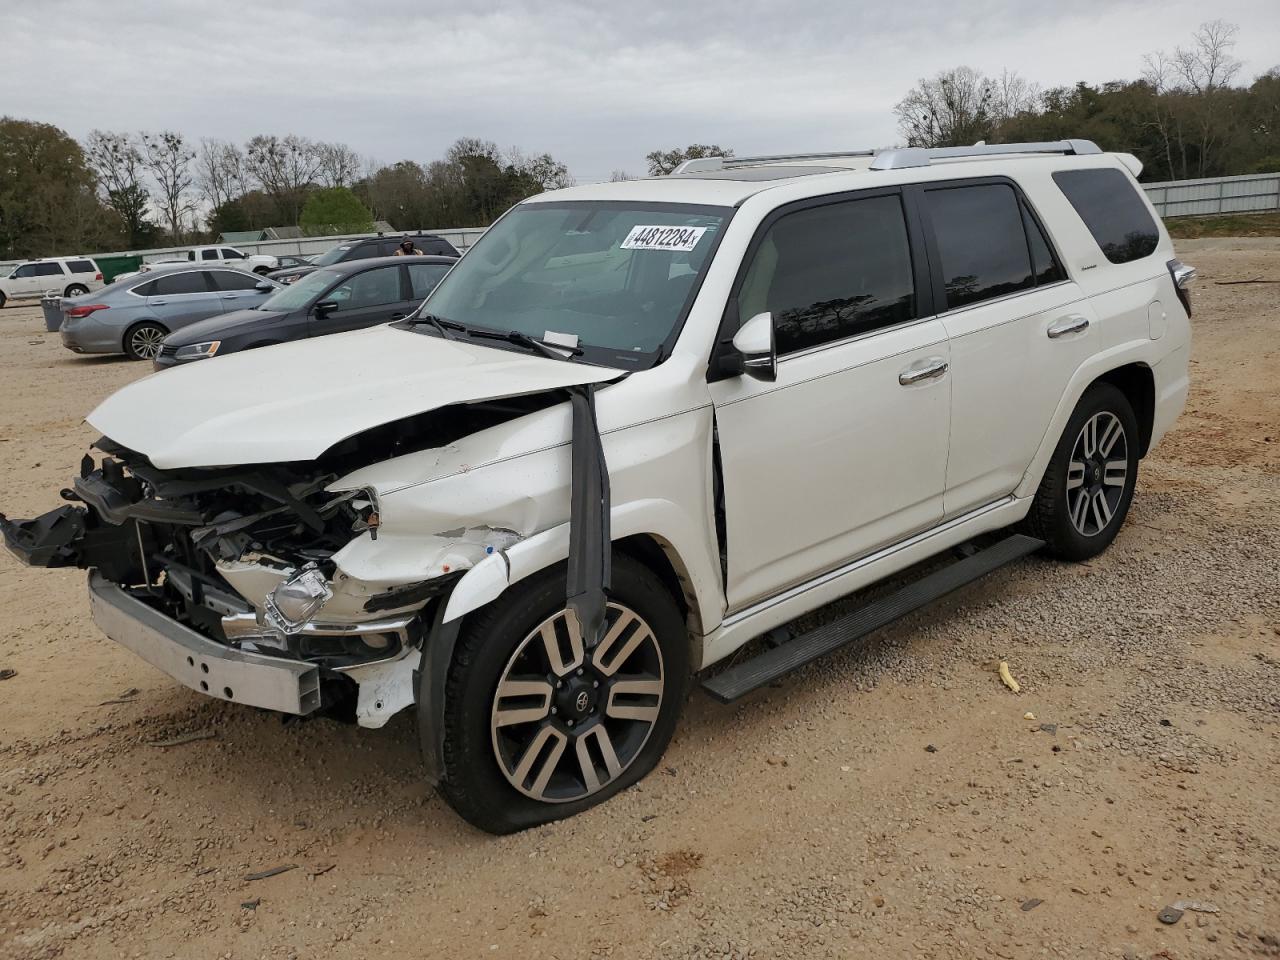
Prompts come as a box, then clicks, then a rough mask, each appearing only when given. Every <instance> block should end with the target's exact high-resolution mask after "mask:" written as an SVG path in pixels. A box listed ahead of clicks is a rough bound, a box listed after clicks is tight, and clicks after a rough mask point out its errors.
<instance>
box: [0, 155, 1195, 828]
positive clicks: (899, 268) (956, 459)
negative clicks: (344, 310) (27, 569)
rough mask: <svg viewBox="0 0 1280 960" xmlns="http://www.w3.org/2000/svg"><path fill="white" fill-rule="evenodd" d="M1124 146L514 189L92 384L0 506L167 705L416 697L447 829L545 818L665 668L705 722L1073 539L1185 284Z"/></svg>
mask: <svg viewBox="0 0 1280 960" xmlns="http://www.w3.org/2000/svg"><path fill="white" fill-rule="evenodd" d="M1138 166H1139V165H1138V162H1137V161H1136V160H1135V159H1134V158H1133V157H1130V156H1127V155H1110V154H1103V153H1101V152H1100V151H1099V150H1098V149H1097V147H1095V146H1094V145H1093V144H1092V143H1088V142H1085V141H1065V142H1061V143H1044V144H1019V145H1002V146H979V147H966V148H954V149H942V150H924V149H899V150H889V151H882V152H880V153H878V154H866V155H856V154H855V155H848V154H846V155H823V156H798V157H788V158H777V157H770V158H757V159H735V160H718V159H716V160H699V161H694V162H692V163H690V164H688V165H686V167H685V168H684V169H683V170H680V171H677V173H676V174H674V175H672V176H669V177H663V178H658V179H651V180H642V181H632V182H625V183H611V184H599V185H591V186H582V187H574V188H571V189H568V190H561V191H557V192H554V193H547V194H543V195H540V196H537V197H534V198H531V199H529V200H527V201H525V202H523V203H521V204H519V205H518V206H516V207H514V208H513V209H512V210H510V211H509V212H508V213H507V214H506V215H505V216H503V217H502V218H501V219H500V220H499V221H498V222H497V223H496V224H494V226H493V227H492V228H491V229H490V230H489V231H488V232H487V233H486V234H485V235H484V237H483V239H481V240H480V241H479V243H478V244H477V245H476V246H475V248H474V249H473V250H472V251H471V252H470V253H468V254H467V256H466V257H464V258H462V260H460V261H459V262H458V264H457V266H455V267H454V268H453V270H452V271H451V272H450V273H449V274H448V275H447V276H446V277H445V279H444V280H443V281H442V282H441V283H440V285H439V286H438V287H437V288H436V289H435V291H434V292H433V293H432V294H431V295H430V297H429V299H428V300H427V302H426V303H425V304H424V305H423V306H422V307H421V308H420V309H419V310H418V311H417V312H416V313H415V314H413V315H411V316H410V317H408V318H406V319H404V320H401V321H397V322H395V323H392V324H390V325H387V326H383V327H379V328H375V329H372V330H365V331H361V332H354V333H348V334H339V335H335V336H330V337H323V338H317V339H313V340H307V341H303V342H299V343H294V344H286V345H284V346H277V347H271V348H268V349H264V350H253V351H249V352H246V353H240V354H234V355H232V356H229V357H225V358H223V357H219V358H217V359H215V360H214V361H212V362H208V363H199V364H192V365H191V366H189V367H185V368H179V369H176V370H172V371H169V372H165V373H161V374H157V375H155V376H152V377H149V378H147V379H145V380H142V381H139V382H137V383H134V384H132V385H130V386H128V387H125V388H124V389H122V390H120V391H119V392H118V393H116V394H115V395H113V396H112V397H110V398H109V399H107V400H106V401H105V402H104V403H103V404H102V405H101V406H99V407H98V408H97V409H96V410H94V411H93V413H91V414H90V415H89V418H88V419H89V422H90V423H91V424H92V425H93V426H94V427H95V428H96V429H98V430H100V431H101V432H102V433H103V434H104V436H103V438H102V439H100V440H98V441H97V442H96V444H95V446H96V448H97V450H98V451H99V455H98V456H97V458H96V459H95V458H94V457H92V456H86V457H85V459H84V462H83V463H82V465H81V469H80V475H79V477H77V478H76V479H75V481H74V483H73V484H72V486H71V487H70V488H69V489H68V490H65V491H63V496H64V498H65V499H67V500H68V501H71V502H69V503H67V504H64V505H63V506H61V507H60V508H58V509H56V510H53V511H51V512H50V513H47V514H45V515H44V516H42V517H38V518H36V519H33V520H12V521H10V520H3V518H2V517H0V526H2V527H3V532H4V536H5V539H6V541H7V543H8V545H9V546H10V548H11V549H12V550H13V551H14V552H15V553H16V554H17V555H18V556H19V557H21V558H22V559H24V560H25V561H26V562H28V563H31V564H35V565H43V566H73V565H74V566H80V567H84V568H87V569H88V570H89V593H90V599H91V608H92V612H93V617H94V619H95V620H96V621H97V623H98V625H99V626H100V627H101V629H102V630H103V631H104V632H105V633H106V634H107V636H109V637H110V638H112V639H113V640H115V641H117V642H119V643H121V644H123V645H124V646H126V647H128V648H130V649H131V650H133V651H135V652H136V653H137V654H139V655H140V656H141V657H142V658H143V659H145V660H147V661H148V662H150V663H151V664H153V665H154V666H156V667H158V668H159V669H161V670H163V671H164V672H166V673H168V674H169V675H170V676H172V677H173V678H175V679H176V680H178V681H179V682H181V683H183V684H185V685H187V686H188V687H191V688H192V689H194V690H199V691H201V692H204V693H207V694H208V695H209V696H211V697H217V698H220V699H224V700H228V701H231V702H233V703H242V704H250V705H254V706H258V707H266V708H270V709H273V710H278V711H284V712H286V713H292V714H302V715H305V714H318V713H322V712H323V713H330V714H337V713H341V712H343V711H345V712H346V713H347V714H348V715H354V717H355V719H356V720H357V721H358V722H359V723H361V724H363V725H365V726H369V727H378V726H381V725H382V724H384V723H386V722H387V720H388V718H389V717H391V716H392V715H393V714H395V713H396V712H398V711H400V710H404V709H407V708H409V707H414V708H415V709H416V712H417V725H418V728H419V732H420V735H421V740H422V752H423V757H424V760H425V766H426V771H427V775H428V776H429V777H430V778H431V779H433V780H434V781H436V782H437V783H438V784H439V785H440V787H441V789H442V791H443V793H444V796H445V797H446V798H447V799H448V801H449V802H450V803H451V804H452V805H453V806H454V807H455V808H456V809H457V810H458V812H459V813H461V814H462V815H463V816H464V817H466V818H467V819H468V820H469V821H471V822H472V823H474V824H477V825H478V826H480V827H482V828H484V829H486V830H490V831H495V832H503V831H511V830H518V829H521V828H524V827H528V826H531V825H534V824H538V823H543V822H545V821H548V820H552V819H555V818H558V817H563V816H567V815H570V814H573V813H576V812H578V811H581V810H583V809H585V808H587V807H590V806H591V805H593V804H595V803H598V802H600V801H601V800H604V799H606V798H607V797H609V796H611V795H612V794H614V793H617V792H618V791H619V790H621V789H623V788H625V787H627V786H628V785H629V784H632V783H635V782H636V781H637V780H639V779H640V778H641V777H643V776H644V775H645V774H646V773H648V772H649V771H650V770H651V769H652V768H653V767H654V765H655V763H656V762H657V761H658V759H659V757H660V756H661V755H662V753H663V751H664V749H665V748H666V746H667V744H668V742H669V740H670V738H671V736H672V732H673V730H674V729H675V725H676V719H677V714H678V713H679V711H680V707H681V704H682V702H683V700H684V698H685V694H686V689H687V681H688V679H689V677H690V675H691V674H692V673H694V672H700V673H702V677H703V685H704V686H705V687H706V688H707V689H708V690H709V691H710V692H711V693H712V694H713V695H714V696H716V697H718V698H719V699H721V700H732V699H734V698H736V697H739V696H742V695H743V694H745V693H747V692H749V691H751V690H754V689H756V688H758V687H759V686H761V685H762V684H765V683H768V682H770V681H771V680H773V679H775V678H777V677H779V676H782V675H783V674H785V673H786V672H787V671H788V670H791V669H794V668H795V667H797V666H799V665H801V664H804V663H807V662H809V661H810V660H812V659H813V658H815V657H817V656H819V655H820V654H823V653H825V652H827V651H830V650H832V649H834V648H836V647H838V646H840V645H841V644H843V643H846V642H848V641H850V640H851V639H854V638H856V637H859V636H863V635H865V634H866V633H868V632H870V631H871V630H874V629H876V628H877V627H880V626H882V625H884V624H885V623H888V622H889V621H891V620H893V619H894V618H895V617H898V616H901V615H902V614H904V613H906V612H908V611H910V610H914V609H917V608H919V607H920V606H921V605H923V604H924V603H926V602H928V601H929V600H931V599H933V598H936V597H938V596H941V595H942V594H943V593H946V592H948V591H950V590H952V589H955V588H957V587H959V586H961V585H963V584H965V583H968V582H970V581H972V580H974V579H976V578H977V577H979V576H981V575H983V574H985V573H987V572H989V571H991V570H993V569H995V568H997V567H999V566H1000V565H1001V564H1003V563H1006V562H1008V561H1010V560H1013V559H1016V558H1018V557H1021V556H1024V555H1025V554H1027V553H1030V552H1032V551H1035V550H1039V551H1041V552H1043V553H1044V554H1046V555H1048V556H1050V557H1056V558H1059V559H1061V560H1080V559H1083V558H1086V557H1091V556H1093V555H1094V554H1096V553H1098V552H1099V551H1100V550H1103V549H1104V548H1105V547H1106V546H1107V545H1108V544H1109V543H1110V542H1111V540H1112V539H1113V538H1114V537H1115V536H1116V534H1117V532H1118V530H1119V529H1120V526H1121V524H1122V523H1123V521H1124V518H1125V514H1126V512H1127V511H1128V509H1129V503H1130V499H1131V497H1132V496H1133V490H1134V484H1135V481H1136V479H1137V472H1138V462H1139V460H1140V459H1141V458H1142V457H1143V456H1144V455H1145V454H1146V453H1147V452H1148V451H1149V450H1150V449H1151V447H1152V445H1153V444H1155V443H1156V442H1157V441H1158V440H1159V439H1160V437H1161V435H1162V434H1163V433H1164V432H1165V431H1166V430H1167V429H1168V428H1169V426H1170V424H1171V423H1172V422H1173V421H1174V419H1175V418H1176V417H1177V416H1178V413H1179V411H1180V410H1181V408H1182V406H1183V402H1184V399H1185V397H1186V393H1187V364H1188V360H1187V356H1188V350H1189V348H1190V324H1189V321H1188V314H1189V301H1188V296H1187V293H1186V290H1185V289H1184V288H1185V287H1186V285H1187V283H1188V282H1189V281H1190V279H1191V277H1192V276H1193V273H1194V272H1193V271H1192V270H1191V269H1190V268H1188V267H1185V266H1183V265H1182V264H1181V263H1179V262H1178V261H1177V260H1176V259H1174V252H1173V248H1172V246H1171V244H1170V241H1169V237H1168V235H1167V234H1166V232H1165V230H1164V228H1163V227H1162V226H1161V224H1160V221H1159V219H1158V218H1157V217H1156V216H1155V214H1154V213H1153V211H1152V208H1151V206H1150V205H1149V204H1148V203H1147V201H1146V199H1145V197H1144V196H1143V193H1142V191H1141V190H1140V189H1138V187H1137V186H1136V184H1135V181H1134V179H1133V173H1134V172H1135V171H1136V170H1137V169H1138ZM893 575H899V577H900V579H901V580H902V584H903V585H902V586H901V587H900V588H899V589H898V590H897V592H892V593H889V594H887V595H884V596H880V598H879V599H877V600H876V601H875V602H874V603H871V604H868V605H864V606H862V607H860V608H856V609H854V610H853V612H852V613H849V614H845V615H843V616H841V617H839V618H837V619H836V620H834V621H831V622H828V623H826V624H825V625H823V626H822V627H819V628H818V629H816V630H814V631H811V632H808V633H801V634H794V632H793V634H792V635H790V636H789V637H788V635H787V633H786V631H782V630H780V629H779V628H782V627H784V626H785V625H787V624H789V623H791V622H792V621H794V620H796V618H797V617H799V616H801V615H802V614H806V613H808V612H809V611H812V610H814V609H815V608H817V607H820V606H822V605H824V604H827V603H829V602H830V601H832V600H834V599H836V598H837V597H841V596H843V595H846V594H849V593H852V592H854V591H857V590H860V589H861V588H863V587H866V586H868V585H869V584H872V583H875V582H877V581H881V580H884V579H885V578H887V577H890V576H893ZM882 593H883V591H878V594H882ZM766 633H768V634H769V639H770V643H768V644H765V643H759V644H756V643H752V641H753V640H756V639H757V638H761V637H762V636H763V635H764V634H766ZM779 640H784V641H785V642H778V641H779ZM734 653H737V654H738V655H737V656H736V657H734V658H733V661H732V663H731V664H728V663H727V662H723V661H726V658H727V657H729V656H730V654H734ZM715 665H719V666H718V667H717V669H716V670H710V671H709V670H708V668H710V667H713V666H715ZM726 666H727V668H726ZM704 671H705V672H704Z"/></svg>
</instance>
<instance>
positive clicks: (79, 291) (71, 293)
mask: <svg viewBox="0 0 1280 960" xmlns="http://www.w3.org/2000/svg"><path fill="white" fill-rule="evenodd" d="M88 292H89V288H88V287H86V286H85V285H84V284H83V283H73V284H71V286H69V287H67V289H66V290H64V291H62V295H63V296H64V297H79V296H83V295H84V294H86V293H88Z"/></svg>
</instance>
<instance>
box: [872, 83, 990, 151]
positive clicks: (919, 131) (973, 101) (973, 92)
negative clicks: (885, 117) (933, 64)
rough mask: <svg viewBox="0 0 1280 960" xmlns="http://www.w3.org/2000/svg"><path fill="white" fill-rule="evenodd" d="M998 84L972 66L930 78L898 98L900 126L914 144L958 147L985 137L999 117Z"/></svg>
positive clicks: (897, 108) (916, 145) (986, 137)
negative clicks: (997, 104)
mask: <svg viewBox="0 0 1280 960" xmlns="http://www.w3.org/2000/svg"><path fill="white" fill-rule="evenodd" d="M996 99H997V97H996V85H995V84H994V83H993V82H992V81H991V80H989V79H987V78H986V77H985V76H983V75H982V74H981V73H979V72H978V71H977V70H974V69H973V68H972V67H954V68H952V69H950V70H943V71H942V72H940V73H938V74H936V75H934V76H933V77H929V78H927V79H925V78H921V80H920V82H919V84H918V85H917V86H916V87H914V88H913V89H912V90H911V91H910V92H909V93H908V94H907V95H906V96H905V97H903V98H902V99H901V100H899V101H898V103H897V104H896V105H895V106H894V108H893V111H894V113H896V114H897V115H898V128H899V129H900V130H901V131H902V134H903V136H905V137H906V138H907V143H908V144H910V145H911V146H913V147H958V146H964V145H966V144H971V143H975V142H976V141H978V140H986V139H988V138H989V137H990V136H991V133H992V131H993V129H994V127H995V121H996V120H997V119H999V117H998V108H997V106H996Z"/></svg>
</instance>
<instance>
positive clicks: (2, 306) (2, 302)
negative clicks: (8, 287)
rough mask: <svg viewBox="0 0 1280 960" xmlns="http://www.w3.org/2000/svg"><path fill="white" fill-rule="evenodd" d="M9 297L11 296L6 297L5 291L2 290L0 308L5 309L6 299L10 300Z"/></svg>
mask: <svg viewBox="0 0 1280 960" xmlns="http://www.w3.org/2000/svg"><path fill="white" fill-rule="evenodd" d="M8 299H9V298H8V297H6V296H5V295H4V292H3V291H0V310H3V309H4V304H5V301H6V300H8Z"/></svg>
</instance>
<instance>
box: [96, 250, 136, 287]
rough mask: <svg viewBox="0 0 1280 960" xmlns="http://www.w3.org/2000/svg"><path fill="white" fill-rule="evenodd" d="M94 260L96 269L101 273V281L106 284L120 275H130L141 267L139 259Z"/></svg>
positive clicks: (112, 258) (104, 258)
mask: <svg viewBox="0 0 1280 960" xmlns="http://www.w3.org/2000/svg"><path fill="white" fill-rule="evenodd" d="M94 260H95V261H96V262H97V264H98V269H99V270H101V271H102V279H103V280H104V281H106V282H107V283H110V282H111V281H113V280H114V279H115V278H116V277H118V276H120V274H122V273H132V272H133V271H135V270H137V269H138V268H139V267H140V266H142V258H141V257H128V256H120V257H95V258H94Z"/></svg>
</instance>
